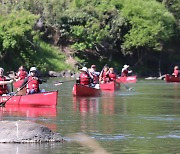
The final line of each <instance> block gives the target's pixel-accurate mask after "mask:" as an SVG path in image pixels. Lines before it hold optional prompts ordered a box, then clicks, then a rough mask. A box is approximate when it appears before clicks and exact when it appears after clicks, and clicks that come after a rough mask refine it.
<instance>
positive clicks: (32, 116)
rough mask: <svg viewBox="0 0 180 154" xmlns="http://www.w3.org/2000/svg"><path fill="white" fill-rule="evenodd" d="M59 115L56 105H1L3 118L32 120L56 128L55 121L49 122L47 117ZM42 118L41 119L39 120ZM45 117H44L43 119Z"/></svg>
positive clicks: (0, 114) (0, 116) (0, 110)
mask: <svg viewBox="0 0 180 154" xmlns="http://www.w3.org/2000/svg"><path fill="white" fill-rule="evenodd" d="M56 115H57V109H56V107H32V106H16V105H15V106H12V105H6V107H0V118H1V120H7V119H9V118H11V117H12V118H11V120H30V121H33V122H36V123H39V124H42V125H45V126H47V127H48V128H50V129H52V130H54V131H55V130H56V124H55V123H49V122H48V120H47V119H45V118H50V119H54V118H56ZM40 118H41V120H39V119H40ZM42 118H43V119H42Z"/></svg>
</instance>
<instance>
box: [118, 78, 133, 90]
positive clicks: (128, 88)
mask: <svg viewBox="0 0 180 154" xmlns="http://www.w3.org/2000/svg"><path fill="white" fill-rule="evenodd" d="M118 80H119V81H121V80H120V79H118ZM120 84H123V85H124V86H125V87H126V89H127V90H129V91H130V90H132V89H133V88H132V87H129V86H128V85H126V84H124V83H123V82H122V81H121V82H120Z"/></svg>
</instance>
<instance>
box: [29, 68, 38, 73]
mask: <svg viewBox="0 0 180 154" xmlns="http://www.w3.org/2000/svg"><path fill="white" fill-rule="evenodd" d="M33 71H35V72H37V68H36V67H31V68H30V70H29V72H33Z"/></svg>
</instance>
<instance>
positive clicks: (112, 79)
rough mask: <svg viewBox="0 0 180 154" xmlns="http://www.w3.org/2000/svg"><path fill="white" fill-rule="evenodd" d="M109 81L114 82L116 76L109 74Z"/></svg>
mask: <svg viewBox="0 0 180 154" xmlns="http://www.w3.org/2000/svg"><path fill="white" fill-rule="evenodd" d="M109 78H110V81H114V80H116V74H115V73H109Z"/></svg>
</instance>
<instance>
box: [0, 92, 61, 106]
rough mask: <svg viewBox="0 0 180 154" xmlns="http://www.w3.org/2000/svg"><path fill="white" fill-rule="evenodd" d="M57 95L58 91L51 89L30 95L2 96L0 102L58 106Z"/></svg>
mask: <svg viewBox="0 0 180 154" xmlns="http://www.w3.org/2000/svg"><path fill="white" fill-rule="evenodd" d="M10 97H11V98H10ZM57 97H58V91H49V92H42V93H35V94H29V95H15V96H0V103H2V102H6V101H7V102H6V103H5V104H6V105H30V106H56V105H57ZM9 98H10V99H9ZM8 99H9V100H8Z"/></svg>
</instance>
